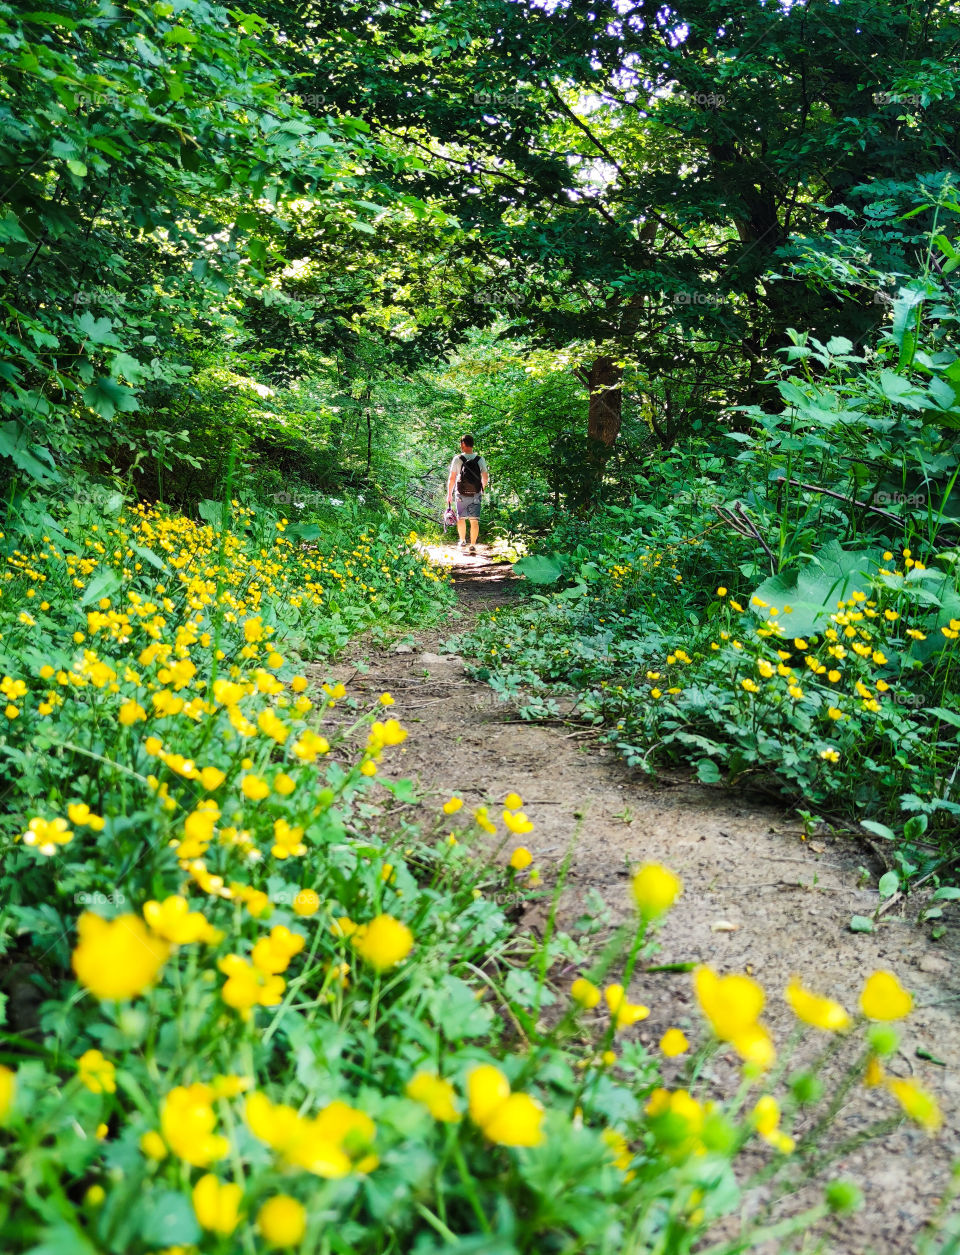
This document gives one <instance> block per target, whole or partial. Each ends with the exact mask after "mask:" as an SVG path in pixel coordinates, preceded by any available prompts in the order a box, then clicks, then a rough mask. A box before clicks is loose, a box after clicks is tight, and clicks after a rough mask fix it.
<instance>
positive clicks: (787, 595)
mask: <svg viewBox="0 0 960 1255" xmlns="http://www.w3.org/2000/svg"><path fill="white" fill-rule="evenodd" d="M880 560H881V555H880V551H879V550H864V549H861V550H855V551H849V552H848V551H847V550H844V549H841V548H840V545H839V544H838V543H837V542H836V541H835V540H832V541H830V543H829V544H828V545H824V547H823V548H822V549H820V550H819V551H818V552H817V553H815V554H814V555H813V557H812V558H811V559H810V561H809V562H808V563H807V565H806V566H805V567H803V568H801V569H799V570H798V569H794V570H792V571H786V572H783V573H781V574H780V575H772V576H771V577H770V578H769V579H767V580H764V582H763V583H762V584H761V585H760V587H759V588H758V589H757V590H756V592H755V593H754V594H753V598H752V599H751V609H752V610H753V612H754V613H755V614H757V615H759V616H760V617H761V618H763V619H769V618H770V616H771V610H772V609H773V608H775V609H776V610H777V612H778V613H777V616H776V618H777V621H778V622H779V623H780V624H781V625H782V626H783V628H784V629H785V631H786V633H787V635H788V636H810V635H812V634H814V633H816V632H822V631H823V630H824V628H826V627H827V626H829V621H830V615H831V614H836V611H837V602H838V601H848V600H849V598H850V596H851V594H852V593H853V592H855V591H857V590H859V591H860V592H863V593H869V589H870V586H871V577H872V575H873V573H874V572H875V571H876V570H877V567H878V565H879V563H880ZM753 599H759V600H760V601H763V602H766V603H767V604H766V605H765V606H757V605H754V604H753ZM788 606H789V608H790V610H789V613H787V609H786V608H787V607H788Z"/></svg>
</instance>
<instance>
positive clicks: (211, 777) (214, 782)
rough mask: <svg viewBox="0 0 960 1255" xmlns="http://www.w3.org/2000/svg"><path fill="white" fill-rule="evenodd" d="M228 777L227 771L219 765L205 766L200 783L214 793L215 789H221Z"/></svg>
mask: <svg viewBox="0 0 960 1255" xmlns="http://www.w3.org/2000/svg"><path fill="white" fill-rule="evenodd" d="M226 778H227V776H226V773H225V772H223V771H221V770H220V768H219V767H204V768H203V770H202V771H201V772H200V776H199V780H200V783H201V784H202V785H203V787H204V789H205V790H206V792H207V793H212V792H213V790H214V789H219V787H220V786H221V784H223V782H224V780H226Z"/></svg>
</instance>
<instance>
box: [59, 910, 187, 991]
mask: <svg viewBox="0 0 960 1255" xmlns="http://www.w3.org/2000/svg"><path fill="white" fill-rule="evenodd" d="M77 935H78V937H79V941H78V943H77V947H76V949H75V950H74V952H73V970H74V972H75V973H76V976H77V980H78V981H79V982H80V984H81V985H83V987H84V988H85V989H89V990H90V992H91V993H92V994H93V996H94V997H95V998H101V999H111V1000H119V999H122V998H136V997H137V995H138V994H141V993H143V991H144V990H145V989H147V988H148V987H149V986H150V985H152V984H153V983H154V981H155V980H156V979H157V977H158V975H159V973H160V969H161V968H162V967H163V965H164V963H165V962H166V961H167V959H168V957H169V955H170V947H169V945H168V944H167V942H166V941H164V940H162V938H160V937H155V936H154V935H153V934H152V933H151V932H150V931H149V930H148V928H147V926H146V924H144V922H143V920H142V919H140V918H139V916H137V915H120V916H118V917H117V918H116V919H113V920H109V921H108V920H105V919H102V918H101V917H100V916H99V915H94V914H92V912H90V911H84V912H83V914H82V915H81V916H80V918H79V919H78V920H77Z"/></svg>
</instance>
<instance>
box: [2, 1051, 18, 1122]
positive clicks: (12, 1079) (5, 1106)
mask: <svg viewBox="0 0 960 1255" xmlns="http://www.w3.org/2000/svg"><path fill="white" fill-rule="evenodd" d="M16 1092H17V1077H16V1073H14V1072H11V1070H10V1069H9V1068H5V1067H4V1066H3V1064H0V1124H3V1123H4V1122H5V1121H6V1119H7V1116H8V1115H9V1114H10V1112H11V1111H12V1110H13V1100H14V1097H15V1095H16Z"/></svg>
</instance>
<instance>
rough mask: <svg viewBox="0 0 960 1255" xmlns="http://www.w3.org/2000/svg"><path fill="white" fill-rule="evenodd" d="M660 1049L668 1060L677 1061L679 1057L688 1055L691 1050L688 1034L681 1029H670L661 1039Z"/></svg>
mask: <svg viewBox="0 0 960 1255" xmlns="http://www.w3.org/2000/svg"><path fill="white" fill-rule="evenodd" d="M660 1049H661V1050H662V1051H663V1053H664V1054H665V1055H666V1056H667V1058H668V1059H675V1058H676V1057H677V1055H683V1054H686V1052H687V1051H688V1050H689V1049H690V1043H689V1042H688V1041H687V1038H686V1034H685V1033H683V1032H682V1031H681V1030H680V1029H679V1028H668V1029H667V1031H666V1032H665V1033H664V1035H663V1036H662V1037H661V1038H660Z"/></svg>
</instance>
